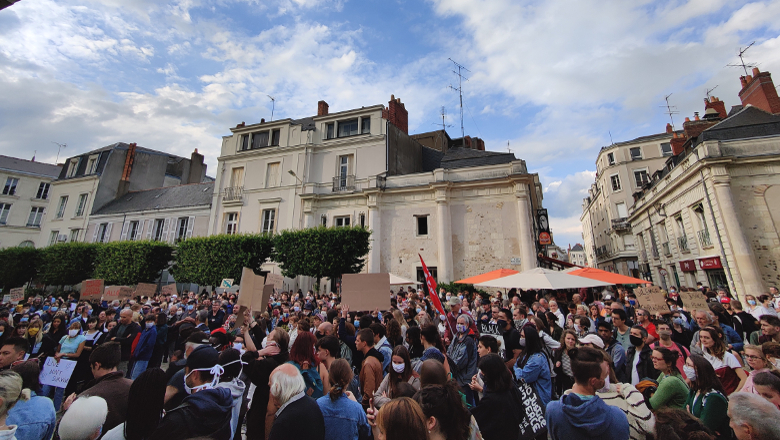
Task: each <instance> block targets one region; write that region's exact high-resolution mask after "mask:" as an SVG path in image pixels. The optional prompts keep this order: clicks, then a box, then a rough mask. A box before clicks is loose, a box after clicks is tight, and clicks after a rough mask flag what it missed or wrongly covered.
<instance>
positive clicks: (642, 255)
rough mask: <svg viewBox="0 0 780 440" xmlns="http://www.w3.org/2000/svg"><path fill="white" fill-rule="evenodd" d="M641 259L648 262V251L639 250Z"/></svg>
mask: <svg viewBox="0 0 780 440" xmlns="http://www.w3.org/2000/svg"><path fill="white" fill-rule="evenodd" d="M639 261H641V262H643V263H647V251H641V252H639Z"/></svg>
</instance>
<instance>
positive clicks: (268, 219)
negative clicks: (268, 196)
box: [261, 209, 276, 234]
mask: <svg viewBox="0 0 780 440" xmlns="http://www.w3.org/2000/svg"><path fill="white" fill-rule="evenodd" d="M261 218H262V221H263V224H262V229H261V232H262V233H263V234H273V232H274V225H275V221H276V210H275V209H264V210H263V212H262V216H261Z"/></svg>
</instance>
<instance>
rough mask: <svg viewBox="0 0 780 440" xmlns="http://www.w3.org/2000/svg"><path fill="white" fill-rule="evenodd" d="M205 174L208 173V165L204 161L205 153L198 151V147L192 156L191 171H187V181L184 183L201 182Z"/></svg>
mask: <svg viewBox="0 0 780 440" xmlns="http://www.w3.org/2000/svg"><path fill="white" fill-rule="evenodd" d="M204 175H206V165H205V164H204V163H203V155H202V154H200V153H198V149H197V148H196V149H195V151H193V152H192V155H191V156H190V171H189V173H187V182H182V183H200V182H201V181H202V180H203V176H204Z"/></svg>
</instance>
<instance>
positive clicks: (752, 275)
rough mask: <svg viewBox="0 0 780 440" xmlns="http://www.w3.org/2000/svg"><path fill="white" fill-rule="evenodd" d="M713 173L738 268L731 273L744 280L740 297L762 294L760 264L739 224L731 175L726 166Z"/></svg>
mask: <svg viewBox="0 0 780 440" xmlns="http://www.w3.org/2000/svg"><path fill="white" fill-rule="evenodd" d="M712 173H713V175H712V184H713V187H714V189H715V198H716V200H717V201H718V208H719V210H720V216H721V219H722V220H723V225H724V226H725V229H726V235H727V237H726V238H727V239H728V241H729V244H730V247H731V253H732V255H733V257H734V263H735V265H736V268H734V269H736V270H734V271H731V274H732V276H734V275H736V274H738V276H739V278H740V279H741V280H742V289H743V291H742V292H736V293H739V295H740V297H744V295H746V294H751V295H761V294H763V293H764V282H763V280H762V279H761V273H760V272H759V270H758V265H757V264H756V262H755V260H754V259H753V254H752V252H751V250H750V246H749V245H748V241H747V238H745V234H744V233H743V232H742V228H741V227H740V225H739V218H738V217H737V212H736V208H735V207H734V197H733V195H732V193H731V177H730V176H729V175H728V170H727V169H726V168H725V167H718V168H713V169H712ZM735 272H736V273H735ZM735 284H736V283H735Z"/></svg>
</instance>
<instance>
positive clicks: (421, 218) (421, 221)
mask: <svg viewBox="0 0 780 440" xmlns="http://www.w3.org/2000/svg"><path fill="white" fill-rule="evenodd" d="M416 218H417V235H428V216H427V215H418V216H417V217H416Z"/></svg>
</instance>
